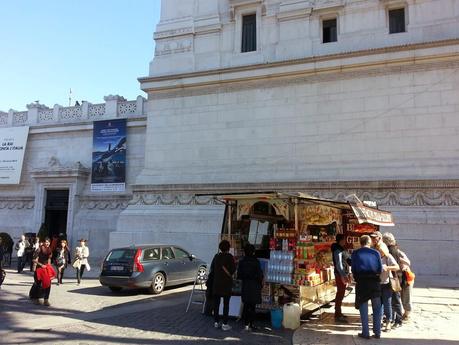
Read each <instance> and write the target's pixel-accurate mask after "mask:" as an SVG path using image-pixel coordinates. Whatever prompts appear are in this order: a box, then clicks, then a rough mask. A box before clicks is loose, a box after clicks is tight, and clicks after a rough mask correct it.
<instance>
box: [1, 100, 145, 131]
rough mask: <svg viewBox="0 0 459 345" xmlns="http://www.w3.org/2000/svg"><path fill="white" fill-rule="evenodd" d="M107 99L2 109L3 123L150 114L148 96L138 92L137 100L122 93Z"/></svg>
mask: <svg viewBox="0 0 459 345" xmlns="http://www.w3.org/2000/svg"><path fill="white" fill-rule="evenodd" d="M104 101H105V103H100V104H91V103H89V102H86V101H83V102H82V104H81V105H77V106H73V107H63V106H61V105H59V104H56V105H54V107H53V108H49V107H47V106H46V105H43V104H39V103H32V104H29V105H27V109H28V110H27V111H15V110H13V109H10V111H9V112H3V111H0V127H12V126H40V125H50V124H66V123H75V122H87V121H97V120H103V119H111V118H133V117H134V118H135V117H143V116H146V113H145V102H146V99H145V98H143V97H142V96H138V97H137V99H136V100H135V101H127V100H126V99H125V98H124V97H121V96H118V95H115V96H113V95H109V96H106V97H104Z"/></svg>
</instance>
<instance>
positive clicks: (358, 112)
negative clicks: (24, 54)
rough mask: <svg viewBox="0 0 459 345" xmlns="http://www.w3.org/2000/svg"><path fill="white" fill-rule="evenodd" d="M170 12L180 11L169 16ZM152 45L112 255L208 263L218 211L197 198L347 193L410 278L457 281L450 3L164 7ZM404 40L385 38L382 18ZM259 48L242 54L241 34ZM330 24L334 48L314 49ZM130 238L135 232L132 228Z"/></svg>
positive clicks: (237, 2)
mask: <svg viewBox="0 0 459 345" xmlns="http://www.w3.org/2000/svg"><path fill="white" fill-rule="evenodd" d="M178 3H180V6H178ZM162 7H163V8H162V15H161V21H160V23H159V24H158V26H157V29H156V33H155V40H156V51H155V57H154V59H153V61H152V62H151V64H150V75H149V76H148V77H145V78H141V79H140V81H141V87H142V89H143V90H144V91H146V92H147V93H148V99H149V100H148V120H147V121H148V125H147V133H146V147H148V150H146V153H145V166H144V169H143V170H142V172H141V173H140V174H139V176H138V178H137V180H136V185H134V186H133V193H134V196H133V199H132V200H131V201H130V202H129V205H128V207H127V208H126V209H125V210H124V211H123V212H122V213H121V215H120V218H119V222H118V227H117V231H116V232H114V233H112V234H111V235H110V238H111V246H116V245H118V244H120V243H124V242H126V241H157V240H164V242H175V243H179V244H183V245H185V246H186V247H188V248H190V249H192V251H194V252H195V253H196V254H198V255H201V256H203V257H204V258H205V259H210V258H211V256H212V253H213V252H215V248H216V243H217V241H218V233H219V232H220V229H221V221H222V216H223V208H222V206H221V205H216V204H214V203H213V202H212V201H211V200H206V199H205V198H196V197H193V194H194V193H214V192H227V191H249V190H252V191H261V190H300V191H305V192H308V193H311V194H315V195H320V196H323V197H328V198H332V199H343V197H344V196H346V195H348V194H352V193H356V194H357V195H359V196H361V197H362V198H364V199H374V200H376V201H377V202H378V203H379V205H380V206H381V207H382V208H384V209H387V210H390V211H392V212H394V215H395V221H396V224H397V225H396V227H395V228H394V229H383V231H385V230H386V231H387V230H391V231H393V232H394V233H395V235H396V236H397V237H398V238H399V240H400V243H401V244H402V246H403V247H404V248H405V249H406V251H407V252H408V253H409V255H410V256H411V257H412V259H413V261H414V269H415V271H416V272H417V273H420V274H442V275H458V274H459V270H458V267H457V265H455V262H456V261H457V260H458V259H459V256H458V254H457V250H455V248H456V247H457V245H458V241H459V231H458V230H457V229H458V225H459V218H458V216H457V213H458V211H459V204H458V197H459V194H458V193H459V190H458V186H459V174H458V171H459V170H458V168H459V140H458V139H457V138H458V134H459V122H458V119H459V116H458V115H459V73H458V68H459V3H458V2H457V1H450V0H446V1H442V2H441V3H440V2H439V1H433V0H416V1H414V0H404V1H399V0H365V1H364V0H348V1H340V0H330V1H319V0H316V1H313V0H310V1H300V0H295V1H293V0H289V1H280V0H220V1H215V0H180V1H178V0H167V1H163V2H162ZM398 8H404V9H405V23H406V30H405V32H402V33H397V34H389V27H388V25H389V24H388V23H389V19H388V13H389V10H392V9H398ZM246 14H255V15H256V18H257V24H256V28H257V34H256V37H257V47H256V48H257V49H256V51H254V52H250V53H241V52H240V44H241V20H242V17H243V16H244V15H246ZM330 18H336V20H337V42H332V43H322V30H321V28H322V22H323V21H324V20H327V19H330ZM131 224H136V225H137V228H136V229H137V231H136V232H133V231H132V230H131Z"/></svg>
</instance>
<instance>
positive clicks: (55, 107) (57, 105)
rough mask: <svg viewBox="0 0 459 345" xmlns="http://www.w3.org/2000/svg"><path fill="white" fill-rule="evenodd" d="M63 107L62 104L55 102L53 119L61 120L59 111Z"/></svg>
mask: <svg viewBox="0 0 459 345" xmlns="http://www.w3.org/2000/svg"><path fill="white" fill-rule="evenodd" d="M61 108H62V105H59V104H54V107H53V120H54V121H56V122H58V121H59V111H60V109H61Z"/></svg>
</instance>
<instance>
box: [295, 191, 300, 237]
mask: <svg viewBox="0 0 459 345" xmlns="http://www.w3.org/2000/svg"><path fill="white" fill-rule="evenodd" d="M299 230H300V229H299V228H298V199H297V198H295V231H296V232H298V231H299Z"/></svg>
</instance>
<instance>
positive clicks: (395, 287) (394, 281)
mask: <svg viewBox="0 0 459 345" xmlns="http://www.w3.org/2000/svg"><path fill="white" fill-rule="evenodd" d="M389 282H390V286H391V288H392V291H394V292H400V291H402V286H401V285H400V280H399V279H398V277H397V275H396V274H395V273H394V272H393V271H391V274H390V275H389Z"/></svg>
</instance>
